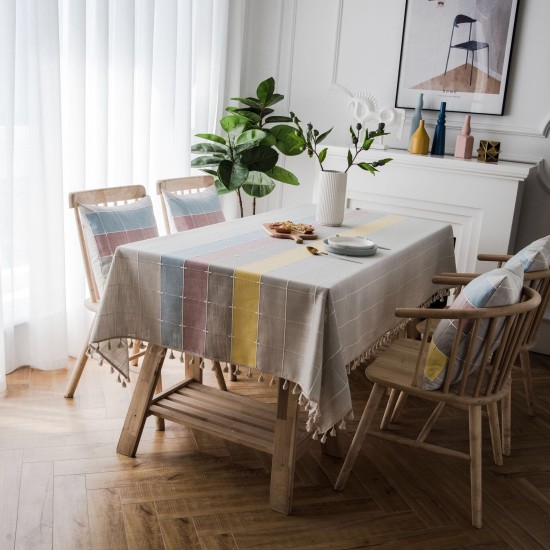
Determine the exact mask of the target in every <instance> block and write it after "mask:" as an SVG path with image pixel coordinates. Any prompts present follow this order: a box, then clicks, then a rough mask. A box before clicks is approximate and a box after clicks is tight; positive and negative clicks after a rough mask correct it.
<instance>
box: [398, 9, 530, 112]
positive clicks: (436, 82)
mask: <svg viewBox="0 0 550 550" xmlns="http://www.w3.org/2000/svg"><path fill="white" fill-rule="evenodd" d="M518 3H519V0H407V2H406V6H405V21H404V25H403V40H402V42H401V59H400V62H399V77H398V81H397V97H396V101H395V104H396V107H405V108H414V107H416V104H417V102H418V97H419V94H420V93H423V94H424V97H423V102H424V105H423V108H424V109H432V110H438V109H439V106H440V103H441V102H442V101H445V102H447V111H458V112H464V113H480V114H488V115H502V114H503V111H504V99H505V97H506V84H507V80H508V73H509V68H510V59H511V55H512V43H513V38H514V27H515V23H516V16H517V11H518Z"/></svg>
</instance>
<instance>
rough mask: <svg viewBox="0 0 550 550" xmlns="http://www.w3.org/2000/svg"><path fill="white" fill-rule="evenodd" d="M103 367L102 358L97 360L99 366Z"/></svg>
mask: <svg viewBox="0 0 550 550" xmlns="http://www.w3.org/2000/svg"><path fill="white" fill-rule="evenodd" d="M101 365H103V357H102V358H101V359H100V360H99V366H100V367H101Z"/></svg>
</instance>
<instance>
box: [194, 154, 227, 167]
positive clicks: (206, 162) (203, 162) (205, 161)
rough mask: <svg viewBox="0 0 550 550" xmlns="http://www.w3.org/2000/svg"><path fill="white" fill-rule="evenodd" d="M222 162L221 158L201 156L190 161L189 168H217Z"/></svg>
mask: <svg viewBox="0 0 550 550" xmlns="http://www.w3.org/2000/svg"><path fill="white" fill-rule="evenodd" d="M222 161H223V158H222V157H213V156H210V157H209V156H202V157H197V158H195V159H193V160H192V161H191V166H192V167H193V168H200V167H201V166H218V165H219V164H220V162H222Z"/></svg>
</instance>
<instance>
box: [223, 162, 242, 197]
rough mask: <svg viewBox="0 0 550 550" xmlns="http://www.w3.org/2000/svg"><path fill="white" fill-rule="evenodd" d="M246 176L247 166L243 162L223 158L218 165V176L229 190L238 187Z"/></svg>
mask: <svg viewBox="0 0 550 550" xmlns="http://www.w3.org/2000/svg"><path fill="white" fill-rule="evenodd" d="M247 177H248V167H247V166H245V165H244V164H238V163H236V162H231V161H230V160H224V161H222V162H221V163H220V165H219V167H218V178H220V181H221V182H222V184H223V185H224V187H225V188H226V189H229V191H234V190H235V189H238V188H239V187H240V186H241V185H242V184H243V183H244V182H245V181H246V178H247Z"/></svg>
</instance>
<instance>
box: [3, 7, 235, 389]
mask: <svg viewBox="0 0 550 550" xmlns="http://www.w3.org/2000/svg"><path fill="white" fill-rule="evenodd" d="M242 10H243V0H238V1H235V0H232V1H231V2H230V1H229V0H156V1H155V0H0V74H1V75H2V78H1V79H0V272H1V277H0V297H1V300H0V327H1V328H2V329H3V330H0V389H2V384H4V383H5V377H4V376H3V374H4V373H6V372H7V373H9V372H11V371H13V370H14V369H16V368H17V367H19V366H21V365H31V366H33V367H36V368H40V369H54V368H59V367H63V366H65V365H66V362H67V354H68V352H70V353H72V354H76V353H77V352H78V349H79V347H80V346H81V344H82V337H83V335H84V334H85V326H84V325H85V323H87V322H89V319H87V318H86V317H85V315H86V314H85V312H84V308H83V306H82V303H83V299H84V295H85V292H86V289H85V282H84V276H83V271H82V267H81V259H80V252H79V249H78V243H77V241H76V234H75V227H74V223H75V222H74V218H73V216H72V212H70V211H69V209H68V208H67V193H68V192H69V191H72V190H76V189H83V188H94V187H104V186H115V185H125V184H129V183H141V184H143V185H145V186H146V187H147V188H148V189H149V193H150V194H153V193H154V183H155V181H156V180H157V179H161V178H166V177H173V176H181V175H186V174H188V173H189V162H190V155H189V148H190V144H191V138H192V136H193V134H194V133H197V132H210V131H215V130H216V124H217V120H218V119H219V117H220V114H221V108H222V106H223V103H224V101H225V99H226V98H227V97H229V96H231V95H233V94H238V82H239V79H238V75H239V74H240V67H239V66H238V60H239V59H240V54H237V55H235V53H236V52H235V48H239V47H240V36H242V32H241V29H240V28H239V25H240V24H242ZM228 47H229V50H230V51H228ZM227 59H231V60H233V61H232V66H231V67H230V68H228V69H227V73H226V65H227V63H226V60H227ZM234 60H237V61H236V62H235V61H234Z"/></svg>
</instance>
